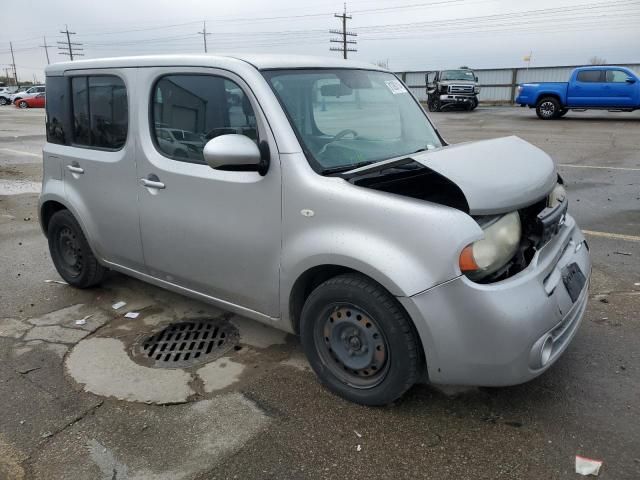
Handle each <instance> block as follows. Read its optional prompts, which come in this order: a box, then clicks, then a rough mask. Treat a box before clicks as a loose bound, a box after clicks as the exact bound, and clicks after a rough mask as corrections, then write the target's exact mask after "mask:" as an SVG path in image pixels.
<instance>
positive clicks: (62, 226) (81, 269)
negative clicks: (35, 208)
mask: <svg viewBox="0 0 640 480" xmlns="http://www.w3.org/2000/svg"><path fill="white" fill-rule="evenodd" d="M47 237H48V240H49V252H50V253H51V259H52V260H53V264H54V266H55V267H56V270H57V271H58V273H59V274H60V276H61V277H62V278H63V279H64V280H65V281H66V282H67V283H68V284H69V285H72V286H74V287H77V288H89V287H93V286H94V285H97V284H98V283H100V282H101V281H102V279H103V278H104V275H105V273H106V269H105V268H104V267H103V266H102V265H100V264H99V263H98V260H96V257H95V256H94V255H93V252H92V251H91V247H90V246H89V242H87V239H86V237H85V236H84V233H83V232H82V229H81V228H80V225H79V224H78V221H77V220H76V219H75V217H74V216H73V215H72V214H71V212H70V211H69V210H60V211H58V212H56V213H54V214H53V216H52V217H51V220H50V221H49V226H48V228H47Z"/></svg>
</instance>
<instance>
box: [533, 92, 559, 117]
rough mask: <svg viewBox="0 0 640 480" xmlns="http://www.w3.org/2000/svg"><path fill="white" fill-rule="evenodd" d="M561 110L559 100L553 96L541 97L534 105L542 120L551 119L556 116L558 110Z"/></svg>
mask: <svg viewBox="0 0 640 480" xmlns="http://www.w3.org/2000/svg"><path fill="white" fill-rule="evenodd" d="M560 110H561V108H560V102H558V99H557V98H555V97H543V98H541V99H540V100H539V101H538V104H537V105H536V114H537V115H538V118H540V119H542V120H553V119H555V118H558V112H559V111H560Z"/></svg>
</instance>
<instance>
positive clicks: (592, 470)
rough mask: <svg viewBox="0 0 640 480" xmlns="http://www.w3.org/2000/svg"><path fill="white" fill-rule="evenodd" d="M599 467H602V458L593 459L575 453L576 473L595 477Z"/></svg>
mask: <svg viewBox="0 0 640 480" xmlns="http://www.w3.org/2000/svg"><path fill="white" fill-rule="evenodd" d="M600 467H602V460H593V459H591V458H586V457H581V456H580V455H576V473H579V474H580V475H585V476H586V475H593V476H596V477H597V476H598V473H600Z"/></svg>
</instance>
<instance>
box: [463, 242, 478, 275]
mask: <svg viewBox="0 0 640 480" xmlns="http://www.w3.org/2000/svg"><path fill="white" fill-rule="evenodd" d="M479 269H480V267H479V266H478V264H477V263H476V260H475V258H473V245H467V246H466V247H464V249H463V250H462V253H460V270H461V271H463V272H475V271H476V270H479Z"/></svg>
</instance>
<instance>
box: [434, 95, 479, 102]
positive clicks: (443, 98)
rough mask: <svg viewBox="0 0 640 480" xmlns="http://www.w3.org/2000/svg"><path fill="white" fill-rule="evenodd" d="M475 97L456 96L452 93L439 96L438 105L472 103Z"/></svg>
mask: <svg viewBox="0 0 640 480" xmlns="http://www.w3.org/2000/svg"><path fill="white" fill-rule="evenodd" d="M475 98H476V97H475V95H456V94H452V93H447V94H442V95H440V103H441V104H444V103H472V102H473V101H474V99H475Z"/></svg>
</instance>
